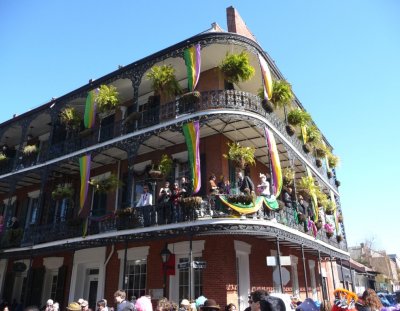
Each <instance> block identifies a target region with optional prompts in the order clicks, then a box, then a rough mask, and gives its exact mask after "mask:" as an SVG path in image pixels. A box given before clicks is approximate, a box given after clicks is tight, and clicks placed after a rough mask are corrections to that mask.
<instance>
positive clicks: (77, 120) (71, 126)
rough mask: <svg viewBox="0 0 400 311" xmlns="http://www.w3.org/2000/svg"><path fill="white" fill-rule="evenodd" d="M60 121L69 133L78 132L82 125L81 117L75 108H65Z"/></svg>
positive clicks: (61, 112)
mask: <svg viewBox="0 0 400 311" xmlns="http://www.w3.org/2000/svg"><path fill="white" fill-rule="evenodd" d="M60 121H61V123H62V124H64V125H65V128H66V130H67V131H73V130H78V129H79V127H80V125H81V121H82V119H81V117H80V116H79V114H78V112H77V111H76V109H75V108H74V107H69V106H68V107H65V108H64V109H62V110H61V111H60Z"/></svg>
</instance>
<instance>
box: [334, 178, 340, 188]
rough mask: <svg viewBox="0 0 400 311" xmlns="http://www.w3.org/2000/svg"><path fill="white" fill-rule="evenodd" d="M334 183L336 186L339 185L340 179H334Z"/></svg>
mask: <svg viewBox="0 0 400 311" xmlns="http://www.w3.org/2000/svg"><path fill="white" fill-rule="evenodd" d="M335 185H336V187H340V181H339V180H337V179H336V180H335Z"/></svg>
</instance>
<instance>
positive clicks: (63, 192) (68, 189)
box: [51, 185, 74, 200]
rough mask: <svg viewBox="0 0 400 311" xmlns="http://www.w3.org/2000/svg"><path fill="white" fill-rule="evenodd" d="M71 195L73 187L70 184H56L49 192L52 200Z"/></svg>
mask: <svg viewBox="0 0 400 311" xmlns="http://www.w3.org/2000/svg"><path fill="white" fill-rule="evenodd" d="M73 195H74V189H73V188H72V186H70V185H57V187H56V188H55V189H54V190H53V191H52V192H51V197H52V198H53V200H62V199H65V198H72V196H73Z"/></svg>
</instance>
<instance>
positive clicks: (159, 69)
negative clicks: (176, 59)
mask: <svg viewBox="0 0 400 311" xmlns="http://www.w3.org/2000/svg"><path fill="white" fill-rule="evenodd" d="M146 78H147V80H150V82H151V89H152V90H153V91H154V94H155V95H156V96H160V97H161V99H162V100H161V101H162V102H166V101H167V100H169V99H171V98H174V97H175V96H176V95H178V94H180V93H181V92H182V89H181V86H180V85H179V83H178V80H177V79H176V76H175V68H174V67H172V65H162V66H153V67H152V68H151V69H150V72H148V73H147V74H146Z"/></svg>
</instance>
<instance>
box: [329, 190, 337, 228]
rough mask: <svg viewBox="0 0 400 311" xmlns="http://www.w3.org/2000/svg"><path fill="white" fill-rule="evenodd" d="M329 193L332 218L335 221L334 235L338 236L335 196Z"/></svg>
mask: <svg viewBox="0 0 400 311" xmlns="http://www.w3.org/2000/svg"><path fill="white" fill-rule="evenodd" d="M330 192H331V193H330V194H331V201H332V204H333V218H334V219H335V229H336V234H339V222H338V219H337V208H336V201H335V194H334V193H333V191H332V190H331V191H330Z"/></svg>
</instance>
